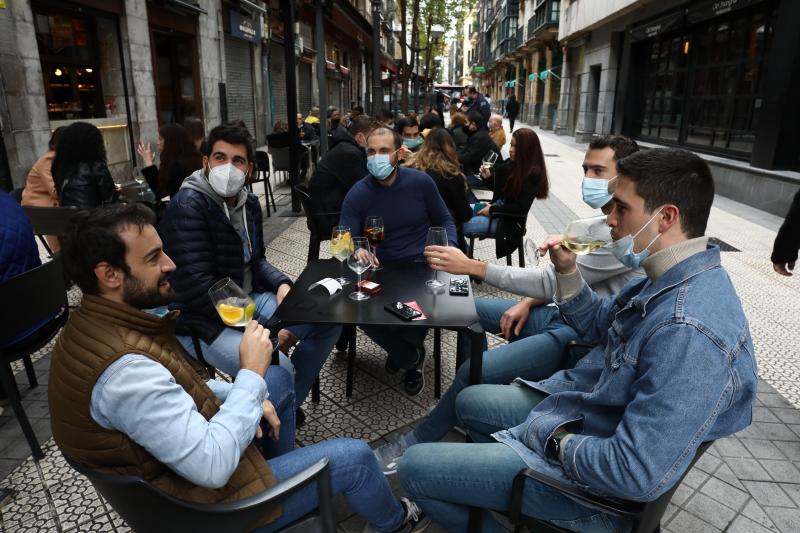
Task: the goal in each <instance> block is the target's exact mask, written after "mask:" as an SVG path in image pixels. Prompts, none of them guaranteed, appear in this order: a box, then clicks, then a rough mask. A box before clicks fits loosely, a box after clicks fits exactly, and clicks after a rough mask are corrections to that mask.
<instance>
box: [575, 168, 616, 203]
mask: <svg viewBox="0 0 800 533" xmlns="http://www.w3.org/2000/svg"><path fill="white" fill-rule="evenodd" d="M615 179H617V177H616V176H614V177H613V178H611V179H610V180H604V179H600V178H590V177H588V176H586V177H584V178H583V182H582V183H581V193H582V194H583V201H584V202H586V203H587V204H589V206H590V207H594V208H595V209H599V208H601V207H603V206H604V205H606V204H607V203H608V202H610V201H611V198H612V197H613V195H612V194H611V193H609V192H608V186H609V185H610V184H611V182H612V181H614V180H615Z"/></svg>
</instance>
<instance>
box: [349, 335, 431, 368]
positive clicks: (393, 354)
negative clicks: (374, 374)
mask: <svg viewBox="0 0 800 533" xmlns="http://www.w3.org/2000/svg"><path fill="white" fill-rule="evenodd" d="M361 329H362V331H364V333H366V334H367V337H369V338H370V339H372V340H373V341H375V344H377V345H378V346H380V347H381V348H383V349H384V350H385V351H386V353H387V354H388V355H389V358H390V359H391V360H392V362H393V363H394V365H395V366H396V367H397V368H401V369H403V370H408V369H410V368H413V367H414V365H416V364H417V360H418V359H419V352H418V351H417V350H418V349H420V348H422V346H423V344H424V343H425V337H426V336H427V335H428V328H420V327H405V326H361Z"/></svg>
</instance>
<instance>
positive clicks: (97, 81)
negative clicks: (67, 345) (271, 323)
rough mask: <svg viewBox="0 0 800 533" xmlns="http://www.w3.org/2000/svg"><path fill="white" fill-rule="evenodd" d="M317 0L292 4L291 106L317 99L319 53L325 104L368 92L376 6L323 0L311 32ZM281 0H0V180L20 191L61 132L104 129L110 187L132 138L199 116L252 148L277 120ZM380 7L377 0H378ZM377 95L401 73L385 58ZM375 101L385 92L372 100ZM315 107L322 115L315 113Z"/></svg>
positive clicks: (124, 172)
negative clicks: (83, 125)
mask: <svg viewBox="0 0 800 533" xmlns="http://www.w3.org/2000/svg"><path fill="white" fill-rule="evenodd" d="M315 4H316V2H311V1H310V0H303V1H301V2H297V3H295V4H294V13H295V16H294V18H295V20H296V21H297V23H296V24H295V25H294V27H293V28H291V27H290V28H288V30H289V31H292V32H294V34H295V49H294V51H293V54H292V56H293V58H294V60H293V61H292V63H291V64H290V65H289V66H288V68H292V69H295V76H296V80H297V91H296V94H295V97H296V98H297V103H298V110H299V111H300V112H302V113H304V114H305V113H307V112H308V111H309V109H310V108H311V107H312V106H314V105H318V104H319V98H318V95H319V84H318V79H319V76H318V73H317V67H316V54H317V53H322V54H324V55H325V59H326V63H325V65H326V71H325V78H326V82H327V96H328V103H329V105H335V106H337V107H341V108H345V109H349V108H350V106H351V105H353V104H361V105H366V104H368V102H367V101H366V100H369V99H370V98H371V95H370V81H371V79H372V70H371V64H372V55H371V54H372V47H373V43H372V15H371V9H372V5H371V3H370V2H369V1H368V0H333V1H332V2H325V3H324V31H323V33H324V35H325V42H324V43H317V42H316V39H315V35H314V33H315V32H314V26H315V12H314V8H315ZM281 7H285V6H281V5H280V3H279V1H278V0H269V1H262V0H194V1H189V0H149V1H148V0H127V1H125V0H20V1H14V2H6V3H4V5H3V6H0V42H1V43H2V47H0V75H1V76H2V79H3V92H2V94H0V134H1V135H2V136H1V137H0V141H2V142H1V143H0V185H2V186H3V187H4V188H19V187H22V186H24V183H25V179H26V175H27V172H28V170H29V169H30V167H31V166H32V164H33V163H34V162H35V161H36V160H37V159H38V157H39V156H41V155H42V154H43V153H44V152H46V151H47V143H48V139H49V137H50V135H51V133H52V131H54V130H55V129H56V128H57V127H59V126H63V125H68V124H70V123H72V122H75V121H79V120H80V121H86V122H90V123H92V124H94V125H96V126H97V127H98V128H99V129H100V130H101V132H102V134H103V137H104V140H105V143H106V151H107V156H108V163H109V168H110V169H111V171H112V175H113V176H114V178H115V180H116V181H117V182H124V181H128V180H130V179H131V178H132V176H133V175H134V173H135V172H136V170H135V167H137V166H140V164H141V162H140V161H138V160H137V156H136V151H135V143H136V142H137V141H138V140H139V139H144V140H149V141H151V142H153V143H155V141H156V139H157V137H158V128H159V126H161V125H163V124H168V123H172V122H176V123H182V122H183V121H184V120H185V119H186V118H188V117H198V118H200V119H202V120H203V121H204V123H205V125H206V129H207V130H208V129H210V128H211V127H213V126H215V125H217V124H219V123H220V122H224V121H231V120H241V121H243V122H244V123H245V125H246V126H247V127H248V129H249V130H250V132H251V133H252V134H253V136H254V137H255V139H256V142H257V143H259V144H261V143H263V142H264V141H265V138H266V135H267V133H268V132H270V131H271V129H272V126H273V124H274V122H275V120H277V119H280V118H283V119H286V118H288V117H287V112H286V109H287V89H286V73H287V65H286V58H285V50H284V46H283V42H284V36H285V31H286V30H287V28H285V27H284V22H283V21H284V19H285V18H286V17H285V16H284V13H283V12H282V11H281ZM382 7H383V10H384V12H385V10H386V5H385V4H383V5H382ZM391 38H392V34H391V28H389V27H388V26H385V27H384V25H382V32H381V43H380V44H379V46H381V54H382V61H381V68H382V76H383V78H384V80H385V86H386V89H385V94H386V95H388V94H389V90H390V81H389V76H390V74H391V72H392V70H395V71H396V69H397V67H396V65H395V63H394V61H393V60H392V58H391V56H390V55H388V54H386V53H385V49H386V48H388V47H389V45H390V40H391ZM380 98H381V99H383V98H384V96H383V95H382V96H380ZM323 115H324V111H323Z"/></svg>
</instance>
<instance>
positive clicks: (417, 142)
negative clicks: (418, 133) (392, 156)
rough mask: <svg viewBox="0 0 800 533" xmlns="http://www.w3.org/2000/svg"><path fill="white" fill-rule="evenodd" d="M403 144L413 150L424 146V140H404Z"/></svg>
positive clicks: (418, 138)
mask: <svg viewBox="0 0 800 533" xmlns="http://www.w3.org/2000/svg"><path fill="white" fill-rule="evenodd" d="M403 144H404V145H406V146H407V147H409V148H410V149H412V150H413V149H414V148H416V147H417V146H419V145H420V144H422V139H421V138H420V137H417V138H415V139H403Z"/></svg>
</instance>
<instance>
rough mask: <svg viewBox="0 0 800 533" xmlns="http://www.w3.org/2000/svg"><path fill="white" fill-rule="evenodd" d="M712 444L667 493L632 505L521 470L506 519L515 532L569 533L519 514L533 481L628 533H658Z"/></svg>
mask: <svg viewBox="0 0 800 533" xmlns="http://www.w3.org/2000/svg"><path fill="white" fill-rule="evenodd" d="M711 444H713V441H708V442H704V443H702V444H700V446H699V447H698V448H697V452H696V453H695V455H694V458H693V459H692V462H691V463H690V464H689V467H688V468H687V469H686V471H685V472H684V473H683V474H682V475H681V477H680V479H678V481H677V482H676V483H675V484H674V485H673V486H672V488H670V489H669V490H668V491H667V492H665V493H664V494H662V495H661V496H659V497H658V498H657V499H655V500H653V501H651V502H633V501H620V500H612V499H609V498H604V497H602V496H597V495H596V494H592V493H589V492H586V491H584V490H582V489H580V488H577V487H575V486H573V485H568V484H566V483H563V482H561V481H559V480H555V479H552V478H550V477H547V476H546V475H544V474H542V473H540V472H537V471H536V470H532V469H530V468H525V469H522V470H520V472H519V474H517V476H516V477H515V478H514V483H513V485H512V489H511V506H510V508H509V512H508V517H509V520H510V521H511V523H512V524H513V525H515V526H516V529H515V531H522V527H523V526H525V527H528V528H532V529H533V531H536V532H537V533H538V532H542V533H562V532H566V531H569V530H566V529H562V528H559V527H557V526H555V525H553V524H551V523H549V522H545V521H543V520H538V519H536V518H532V517H530V516H525V515H524V514H522V500H523V496H524V494H525V482H526V481H527V480H528V479H533V480H535V481H537V482H539V483H542V484H543V485H547V486H548V487H550V488H552V489H555V490H557V491H558V492H560V493H562V494H564V495H565V496H567V497H569V498H571V499H573V500H575V501H577V502H579V503H582V504H584V505H586V506H588V507H593V508H596V509H600V510H602V511H604V512H606V513H609V514H613V515H616V516H620V517H622V518H626V519H628V520H630V521H632V522H633V527H632V529H631V531H632V532H633V533H655V532H658V531H660V530H661V517H662V516H663V515H664V511H666V510H667V505H668V504H669V501H670V500H671V499H672V495H673V494H674V493H675V491H676V490H678V486H679V485H680V484H681V481H682V480H683V478H684V477H685V476H686V474H688V473H689V470H691V469H692V467H693V466H694V464H695V463H696V462H697V460H698V459H700V456H701V455H703V454H704V453H705V451H706V450H707V449H708V447H709V446H711ZM472 522H473V520H470V527H471V528H472Z"/></svg>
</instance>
